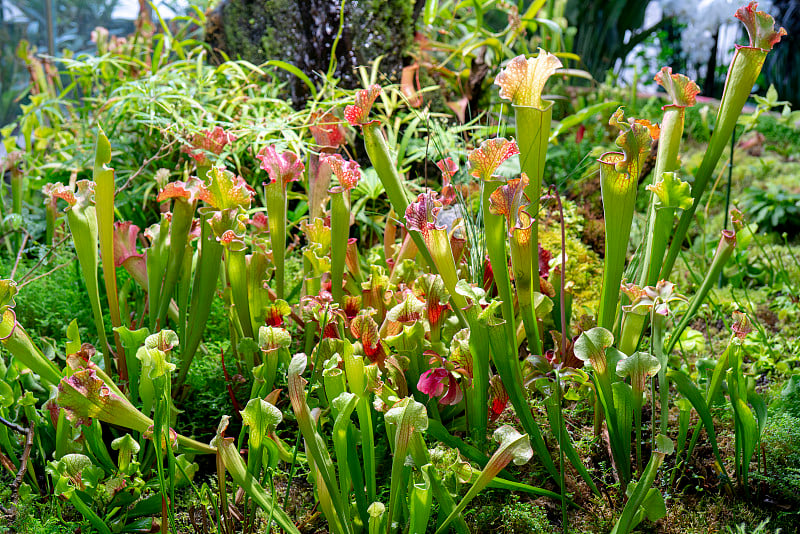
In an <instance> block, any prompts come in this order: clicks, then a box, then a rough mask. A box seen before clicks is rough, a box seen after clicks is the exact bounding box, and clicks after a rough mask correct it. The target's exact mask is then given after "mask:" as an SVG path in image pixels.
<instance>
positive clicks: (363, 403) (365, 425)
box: [341, 343, 378, 502]
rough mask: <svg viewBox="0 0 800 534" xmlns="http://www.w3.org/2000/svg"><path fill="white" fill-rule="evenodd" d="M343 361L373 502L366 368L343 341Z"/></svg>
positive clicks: (372, 440) (372, 435)
mask: <svg viewBox="0 0 800 534" xmlns="http://www.w3.org/2000/svg"><path fill="white" fill-rule="evenodd" d="M341 356H342V360H343V361H344V370H345V375H346V376H347V383H348V384H349V385H350V391H351V392H352V393H354V394H355V395H356V396H357V397H358V402H357V403H356V414H357V416H358V427H359V430H360V432H361V453H362V455H363V457H364V477H365V479H366V486H367V500H368V501H369V502H375V499H376V498H377V493H378V492H377V484H376V467H375V466H376V461H375V433H374V429H373V425H372V411H371V410H372V407H371V406H370V403H369V394H368V392H367V379H366V369H365V367H364V360H363V357H362V356H355V355H354V351H353V346H352V345H351V344H349V343H344V348H343V350H342V353H341Z"/></svg>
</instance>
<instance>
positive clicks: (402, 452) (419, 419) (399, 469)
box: [384, 397, 505, 534]
mask: <svg viewBox="0 0 800 534" xmlns="http://www.w3.org/2000/svg"><path fill="white" fill-rule="evenodd" d="M384 420H385V421H386V426H387V431H388V432H389V441H390V443H392V445H393V447H392V448H393V451H392V474H391V479H390V480H391V483H390V485H391V488H390V492H389V508H388V510H387V516H386V532H387V534H391V532H392V519H394V518H395V514H396V513H397V507H398V501H399V500H400V493H401V492H402V490H403V489H404V488H403V486H402V483H401V481H402V479H403V471H404V470H405V468H406V457H407V456H408V452H409V446H410V444H411V440H412V438H413V437H414V435H415V434H418V433H421V432H423V431H424V430H425V429H426V428H427V427H428V414H427V412H426V411H425V406H424V405H422V404H421V403H419V402H417V401H415V400H414V399H413V398H411V397H406V398H404V399H402V400H400V401H399V402H397V403H396V404H395V405H394V406H392V408H391V409H390V410H389V411H388V412H386V415H385V416H384ZM420 467H421V466H420ZM504 467H505V466H504Z"/></svg>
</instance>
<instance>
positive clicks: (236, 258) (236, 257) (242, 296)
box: [225, 240, 255, 339]
mask: <svg viewBox="0 0 800 534" xmlns="http://www.w3.org/2000/svg"><path fill="white" fill-rule="evenodd" d="M245 252H246V250H245V247H244V243H242V242H239V241H236V240H235V241H233V242H231V243H230V244H229V245H228V246H227V247H225V266H226V268H227V271H228V282H229V283H230V285H231V296H232V298H233V305H234V308H235V309H236V316H237V317H238V318H239V324H240V325H241V328H242V334H243V335H244V337H248V338H250V339H253V338H254V337H255V336H254V335H253V321H252V319H251V317H250V303H249V300H248V295H247V287H248V284H247V258H246V254H245Z"/></svg>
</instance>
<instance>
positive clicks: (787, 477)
mask: <svg viewBox="0 0 800 534" xmlns="http://www.w3.org/2000/svg"><path fill="white" fill-rule="evenodd" d="M762 440H763V444H764V448H765V452H766V456H767V481H768V482H769V484H770V486H771V487H772V489H773V490H774V491H775V493H777V494H778V495H780V496H782V497H784V498H785V499H787V500H789V501H792V502H800V497H798V496H799V495H800V418H797V417H793V416H791V415H789V414H788V413H778V414H776V415H773V416H771V417H770V419H769V421H768V422H767V426H766V428H765V429H764V434H763V436H762Z"/></svg>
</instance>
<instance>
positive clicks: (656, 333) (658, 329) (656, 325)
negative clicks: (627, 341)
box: [651, 311, 669, 435]
mask: <svg viewBox="0 0 800 534" xmlns="http://www.w3.org/2000/svg"><path fill="white" fill-rule="evenodd" d="M665 321H666V318H665V317H664V316H663V315H661V314H660V313H656V312H655V311H653V318H652V324H653V334H652V335H653V339H652V342H651V346H652V347H653V355H654V356H655V357H656V358H657V359H658V363H659V364H660V365H661V368H660V369H659V370H658V394H659V404H660V405H661V426H660V433H661V434H664V435H666V434H667V422H668V420H669V386H668V385H667V366H668V365H669V360H668V358H667V354H666V353H664V323H665ZM655 401H656V399H655V396H654V397H653V412H655ZM653 420H655V417H653Z"/></svg>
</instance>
